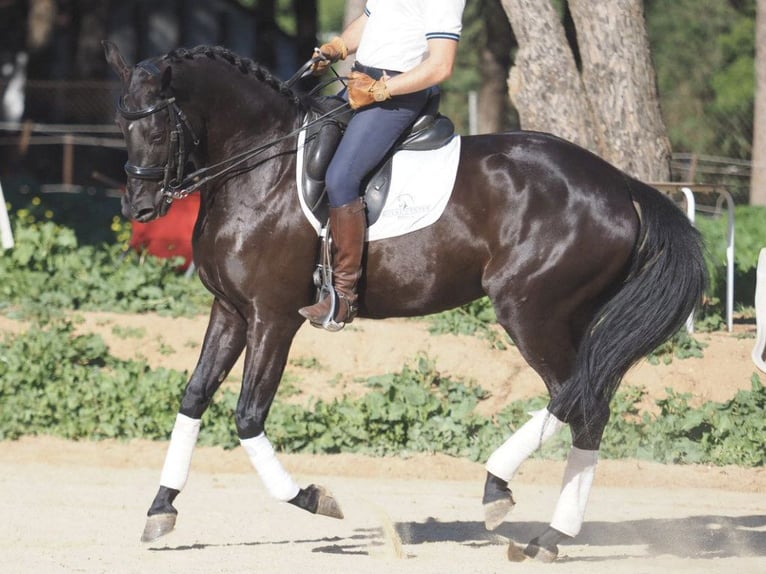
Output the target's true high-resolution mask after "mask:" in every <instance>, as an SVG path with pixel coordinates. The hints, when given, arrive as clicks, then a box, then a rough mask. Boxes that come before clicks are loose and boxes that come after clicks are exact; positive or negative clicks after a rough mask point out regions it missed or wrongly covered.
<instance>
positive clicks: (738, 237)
mask: <svg viewBox="0 0 766 574" xmlns="http://www.w3.org/2000/svg"><path fill="white" fill-rule="evenodd" d="M734 220H735V231H734V232H735V237H734V303H735V306H736V307H740V308H741V307H752V306H753V305H754V300H755V277H756V267H757V265H758V254H759V253H760V251H761V248H763V247H766V225H764V222H766V207H761V206H749V205H740V206H737V207H736V208H735V211H734ZM697 227H698V228H699V230H700V231H701V232H702V235H703V237H704V238H705V243H706V245H707V248H708V254H707V255H708V256H707V261H708V271H709V273H710V289H709V291H710V295H711V296H712V297H713V298H714V299H716V300H717V301H718V302H719V306H720V308H721V310H723V301H725V300H726V233H727V229H728V220H727V218H726V217H720V218H709V217H700V218H698V219H697Z"/></svg>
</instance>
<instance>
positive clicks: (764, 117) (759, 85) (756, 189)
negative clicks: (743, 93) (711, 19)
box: [750, 0, 766, 205]
mask: <svg viewBox="0 0 766 574" xmlns="http://www.w3.org/2000/svg"><path fill="white" fill-rule="evenodd" d="M755 51H756V57H755V75H756V86H755V118H754V122H753V123H754V125H753V131H754V134H753V166H752V172H751V178H750V204H751V205H766V0H758V16H757V17H756V30H755Z"/></svg>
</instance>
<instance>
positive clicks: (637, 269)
mask: <svg viewBox="0 0 766 574" xmlns="http://www.w3.org/2000/svg"><path fill="white" fill-rule="evenodd" d="M629 181H630V193H631V196H632V199H633V201H634V204H636V206H637V208H636V211H637V212H638V214H639V219H640V221H641V229H640V231H639V235H638V239H637V241H636V245H635V247H634V250H633V255H632V260H631V264H630V269H629V272H628V275H627V277H626V279H625V282H624V283H623V285H621V286H620V288H619V290H618V291H617V293H616V294H615V295H614V296H613V297H612V298H611V299H610V300H609V301H607V303H606V304H604V305H603V307H602V308H601V309H600V310H599V312H598V313H597V314H596V316H595V317H594V319H593V320H592V321H591V323H590V325H589V326H588V329H587V331H586V332H585V334H584V336H583V339H582V341H581V344H580V346H579V348H578V352H577V356H576V359H575V369H574V371H573V375H572V377H571V378H570V379H569V380H568V381H566V382H565V383H564V385H562V389H561V391H560V392H559V393H558V394H557V395H556V396H554V397H553V399H552V401H551V404H550V405H549V409H550V411H551V412H552V413H553V414H554V415H556V416H557V417H558V418H559V419H562V420H564V421H567V422H570V423H573V422H575V421H577V420H578V419H579V423H580V424H579V425H578V426H580V427H581V428H582V429H583V430H584V431H585V432H586V433H587V436H585V437H583V439H584V440H585V444H590V445H591V447H588V448H596V447H597V446H598V444H599V443H600V440H601V434H602V433H603V426H605V425H606V422H607V421H608V419H609V402H610V401H611V399H612V398H613V396H614V394H615V393H616V392H617V389H618V387H619V385H620V382H621V381H622V378H623V376H624V375H625V373H626V372H627V371H628V369H630V367H631V366H633V365H634V364H635V363H636V362H637V361H639V360H640V359H641V358H643V357H645V356H646V355H648V354H649V353H650V352H652V351H653V350H655V349H656V348H657V347H658V346H659V345H661V344H662V343H664V342H665V341H666V340H668V339H669V338H670V337H672V336H673V335H674V334H676V333H677V332H678V330H679V329H680V328H681V327H682V326H683V324H684V322H685V321H686V319H687V318H688V317H689V315H690V314H691V313H692V311H693V310H694V307H695V306H696V305H697V304H699V303H700V302H701V300H702V296H703V294H704V292H705V289H706V288H707V281H708V279H707V267H706V265H705V258H704V248H703V242H702V237H701V235H700V234H699V232H698V231H697V230H696V229H695V228H694V227H693V226H692V225H691V223H690V222H689V220H688V218H687V217H686V216H685V215H684V213H683V212H682V211H681V210H680V209H679V208H678V207H677V206H676V205H675V204H673V202H672V201H671V200H670V199H669V198H668V197H667V196H665V195H664V194H662V193H661V192H659V191H658V190H656V189H654V188H652V187H650V186H648V185H646V184H643V183H641V182H638V181H636V180H633V179H631V180H629ZM588 421H592V422H596V421H601V422H603V425H598V424H596V425H594V426H596V427H600V428H598V430H596V429H595V428H594V429H593V430H594V431H595V432H593V433H592V434H591V431H590V429H589V427H590V426H591V425H589V424H588ZM575 441H576V442H577V437H575ZM580 442H582V440H581V441H580Z"/></svg>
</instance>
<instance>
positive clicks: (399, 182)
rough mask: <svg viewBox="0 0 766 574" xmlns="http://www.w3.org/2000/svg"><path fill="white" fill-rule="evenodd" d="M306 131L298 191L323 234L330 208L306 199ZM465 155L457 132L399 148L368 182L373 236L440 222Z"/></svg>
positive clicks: (300, 151) (301, 144) (369, 237)
mask: <svg viewBox="0 0 766 574" xmlns="http://www.w3.org/2000/svg"><path fill="white" fill-rule="evenodd" d="M305 134H306V132H305V131H303V132H301V135H300V137H299V139H298V154H297V155H298V161H297V162H296V163H297V170H296V172H297V173H296V180H297V184H298V196H299V198H300V202H301V208H302V209H303V213H304V214H305V216H306V218H307V219H308V220H309V223H311V225H312V226H313V227H314V230H315V231H316V232H317V234H318V235H321V233H322V227H323V225H324V224H325V223H326V216H327V210H326V208H324V209H322V207H321V206H319V205H315V206H313V209H312V208H311V207H310V206H309V203H308V201H307V199H306V191H307V190H306V189H305V187H306V186H305V178H304V144H305V137H306V135H305ZM459 159H460V136H454V137H451V138H450V139H449V141H448V142H447V143H446V144H445V145H443V146H442V147H439V148H437V149H433V150H426V151H421V150H417V151H415V150H399V151H397V152H396V153H394V155H393V157H392V158H391V160H390V161H388V162H386V164H385V165H384V166H383V167H382V168H381V169H380V170H379V171H378V172H376V173H375V174H373V175H372V177H371V178H370V181H369V183H368V184H367V188H366V194H365V197H366V200H367V204H368V222H369V227H368V229H367V241H376V240H379V239H387V238H390V237H397V236H399V235H404V234H405V233H410V232H412V231H417V230H418V229H423V228H424V227H428V226H429V225H431V224H432V223H435V222H436V221H437V220H438V219H439V217H440V216H441V214H442V212H443V211H444V208H445V207H446V206H447V202H448V201H449V198H450V196H451V195H452V188H453V186H454V184H455V175H456V174H457V167H458V161H459ZM325 201H326V200H325ZM320 218H321V221H320Z"/></svg>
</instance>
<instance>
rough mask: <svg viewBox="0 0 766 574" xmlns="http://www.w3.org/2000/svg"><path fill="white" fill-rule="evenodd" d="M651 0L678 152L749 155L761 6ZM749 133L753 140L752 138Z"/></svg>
mask: <svg viewBox="0 0 766 574" xmlns="http://www.w3.org/2000/svg"><path fill="white" fill-rule="evenodd" d="M739 4H741V6H734V5H733V4H732V3H729V2H706V3H705V5H704V8H703V9H701V10H700V3H699V1H698V0H651V1H647V2H646V20H647V30H648V33H649V38H650V43H651V46H652V54H653V58H654V61H655V66H656V72H657V82H658V88H659V93H660V98H661V103H662V109H663V114H664V117H665V123H666V125H667V126H668V135H669V137H670V139H671V142H672V146H673V148H674V149H677V150H682V151H689V152H695V153H707V154H712V155H724V154H729V155H733V156H735V157H740V158H746V157H748V155H749V150H750V141H751V138H750V135H751V134H752V131H751V130H752V113H751V110H752V102H753V98H754V90H753V85H754V76H753V73H754V71H753V70H754V69H753V65H752V59H753V53H754V41H755V37H754V34H753V33H752V26H753V23H754V14H755V8H754V6H755V2H754V1H753V0H746V1H745V2H742V3H739ZM748 134H750V135H748Z"/></svg>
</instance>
